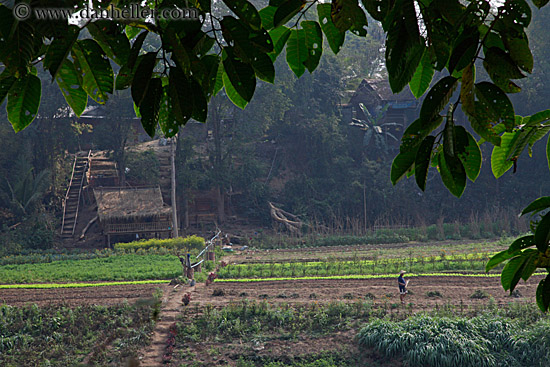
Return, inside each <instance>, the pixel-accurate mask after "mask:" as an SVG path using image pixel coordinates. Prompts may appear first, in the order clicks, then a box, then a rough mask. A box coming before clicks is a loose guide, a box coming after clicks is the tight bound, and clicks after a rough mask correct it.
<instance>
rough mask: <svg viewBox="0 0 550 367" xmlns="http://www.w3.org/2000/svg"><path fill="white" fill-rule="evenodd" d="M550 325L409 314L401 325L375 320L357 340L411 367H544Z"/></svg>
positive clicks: (549, 349) (549, 344) (485, 317)
mask: <svg viewBox="0 0 550 367" xmlns="http://www.w3.org/2000/svg"><path fill="white" fill-rule="evenodd" d="M549 329H550V321H549V320H548V319H543V320H539V321H537V322H535V323H534V324H532V325H520V324H519V323H518V322H517V321H515V320H511V319H506V318H502V317H496V316H493V315H483V316H480V317H476V318H473V319H465V318H434V317H429V316H426V315H420V316H413V317H411V318H409V319H407V320H405V321H402V322H392V321H388V320H375V321H373V322H371V323H369V324H368V325H366V326H365V327H364V328H363V329H362V330H361V331H360V332H359V334H358V336H357V340H358V342H359V344H360V346H361V347H363V348H375V349H376V350H378V351H379V352H380V353H382V354H383V355H385V356H387V357H392V358H395V357H401V358H403V361H404V363H405V364H406V365H408V366H411V367H415V366H418V367H424V366H441V367H455V366H461V367H470V366H471V367H497V366H533V367H542V366H547V365H548V360H549V359H550V333H549V332H548V330H549Z"/></svg>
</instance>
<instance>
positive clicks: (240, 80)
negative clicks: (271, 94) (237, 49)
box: [222, 47, 256, 102]
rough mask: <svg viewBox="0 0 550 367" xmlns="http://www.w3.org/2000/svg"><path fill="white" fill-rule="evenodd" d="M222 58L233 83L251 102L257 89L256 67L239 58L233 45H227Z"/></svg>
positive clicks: (246, 99) (243, 96) (247, 100)
mask: <svg viewBox="0 0 550 367" xmlns="http://www.w3.org/2000/svg"><path fill="white" fill-rule="evenodd" d="M222 60H223V67H224V70H225V73H226V74H227V76H228V78H229V81H230V82H231V85H232V86H233V88H234V89H235V91H236V92H237V93H238V94H239V96H241V98H242V99H244V100H245V101H246V102H250V100H251V99H252V96H253V95H254V90H255V89H256V76H255V74H254V69H253V68H252V67H251V66H250V65H248V64H245V63H244V62H242V61H241V60H240V59H238V58H237V57H236V56H235V53H234V51H233V48H232V47H225V48H224V49H223V54H222ZM224 85H225V82H224ZM226 90H227V89H226Z"/></svg>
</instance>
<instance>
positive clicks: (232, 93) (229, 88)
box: [222, 72, 248, 109]
mask: <svg viewBox="0 0 550 367" xmlns="http://www.w3.org/2000/svg"><path fill="white" fill-rule="evenodd" d="M222 80H223V85H224V88H225V93H227V97H228V98H229V99H230V100H231V102H233V104H235V106H237V107H239V108H241V109H244V108H245V107H246V105H247V104H248V102H247V101H246V100H245V99H244V98H243V97H241V96H240V95H239V93H238V92H237V90H235V87H233V84H232V83H231V80H229V77H228V76H227V74H226V73H225V72H224V73H223V74H222Z"/></svg>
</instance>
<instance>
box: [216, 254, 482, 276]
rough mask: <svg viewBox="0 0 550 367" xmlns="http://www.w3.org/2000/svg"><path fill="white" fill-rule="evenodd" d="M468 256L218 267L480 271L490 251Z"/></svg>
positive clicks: (303, 272) (262, 271)
mask: <svg viewBox="0 0 550 367" xmlns="http://www.w3.org/2000/svg"><path fill="white" fill-rule="evenodd" d="M479 255H480V256H475V257H474V256H472V257H470V258H468V257H466V256H464V257H463V258H461V256H460V255H455V256H448V257H441V256H433V257H427V258H425V257H422V258H411V259H378V260H356V261H324V262H320V261H311V262H301V263H295V262H292V263H265V264H261V263H260V264H235V265H229V266H227V267H225V268H223V269H220V271H219V273H218V277H219V278H222V279H223V278H262V277H296V276H302V277H303V276H329V275H353V274H386V273H391V272H395V273H398V272H399V271H400V270H403V269H405V270H407V271H409V272H421V273H426V272H442V271H483V270H485V265H486V263H487V260H488V259H489V258H490V256H491V254H489V253H487V254H479Z"/></svg>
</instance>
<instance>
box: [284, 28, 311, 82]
mask: <svg viewBox="0 0 550 367" xmlns="http://www.w3.org/2000/svg"><path fill="white" fill-rule="evenodd" d="M308 57H309V55H308V48H307V44H306V31H305V30H303V29H293V30H291V31H290V37H289V38H288V41H287V44H286V62H287V63H288V66H289V67H290V69H291V70H292V71H293V72H294V74H295V75H296V76H297V77H298V78H299V77H301V76H302V74H303V73H304V72H305V70H306V67H305V65H304V63H305V62H306V61H307V60H308Z"/></svg>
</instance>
